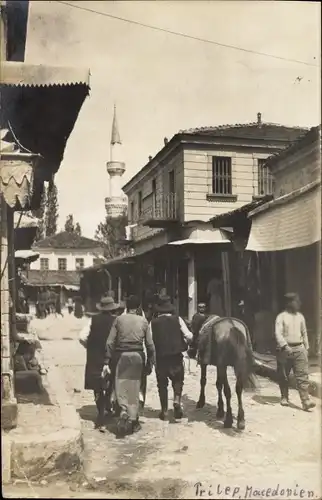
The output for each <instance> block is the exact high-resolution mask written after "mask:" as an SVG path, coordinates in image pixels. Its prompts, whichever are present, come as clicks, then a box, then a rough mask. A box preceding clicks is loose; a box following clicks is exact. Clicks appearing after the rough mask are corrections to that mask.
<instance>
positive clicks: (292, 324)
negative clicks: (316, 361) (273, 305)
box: [275, 293, 315, 411]
mask: <svg viewBox="0 0 322 500" xmlns="http://www.w3.org/2000/svg"><path fill="white" fill-rule="evenodd" d="M285 301H286V307H285V310H284V311H283V312H281V313H280V314H278V316H277V318H276V322H275V338H276V343H277V357H276V358H277V373H278V379H279V386H280V391H281V405H282V406H288V405H289V375H290V371H291V370H293V372H294V375H295V378H296V382H297V387H298V391H299V395H300V398H301V401H302V407H303V410H305V411H308V410H310V409H312V408H314V407H315V403H314V402H313V401H311V400H310V397H309V363H308V350H309V342H308V336H307V330H306V323H305V318H304V316H303V314H301V313H300V312H299V309H300V300H299V296H298V295H297V294H296V293H288V294H286V295H285Z"/></svg>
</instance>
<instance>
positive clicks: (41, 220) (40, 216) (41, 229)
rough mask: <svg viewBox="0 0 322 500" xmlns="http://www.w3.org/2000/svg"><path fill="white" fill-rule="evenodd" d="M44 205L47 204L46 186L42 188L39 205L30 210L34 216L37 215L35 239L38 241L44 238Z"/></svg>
mask: <svg viewBox="0 0 322 500" xmlns="http://www.w3.org/2000/svg"><path fill="white" fill-rule="evenodd" d="M46 205H47V188H46V186H44V190H43V193H42V197H41V201H40V207H39V208H38V210H34V211H33V212H32V215H33V216H34V217H37V219H39V226H38V228H37V232H36V237H35V241H40V240H43V239H44V238H45V212H46Z"/></svg>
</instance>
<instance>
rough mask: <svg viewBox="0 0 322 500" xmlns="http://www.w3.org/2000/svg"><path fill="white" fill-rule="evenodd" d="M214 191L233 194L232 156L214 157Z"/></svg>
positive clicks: (215, 192)
mask: <svg viewBox="0 0 322 500" xmlns="http://www.w3.org/2000/svg"><path fill="white" fill-rule="evenodd" d="M212 192H213V193H214V194H224V195H225V194H232V172H231V158H227V157H226V156H214V157H213V158H212Z"/></svg>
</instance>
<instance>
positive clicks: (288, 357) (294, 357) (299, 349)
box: [276, 345, 309, 402]
mask: <svg viewBox="0 0 322 500" xmlns="http://www.w3.org/2000/svg"><path fill="white" fill-rule="evenodd" d="M291 349H292V354H287V353H286V352H285V351H283V350H281V351H278V352H277V355H276V360H277V375H278V381H279V386H280V391H281V396H282V398H285V399H288V389H289V376H290V372H291V370H293V373H294V376H295V379H296V383H297V389H298V391H299V395H300V398H301V401H302V402H304V401H307V400H308V399H309V361H308V354H307V350H306V349H305V347H304V346H303V345H299V346H294V347H291Z"/></svg>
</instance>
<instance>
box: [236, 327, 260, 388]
mask: <svg viewBox="0 0 322 500" xmlns="http://www.w3.org/2000/svg"><path fill="white" fill-rule="evenodd" d="M231 340H232V345H233V347H234V350H235V356H236V358H235V359H236V362H235V373H236V376H237V377H241V379H242V382H243V386H244V388H250V389H256V387H257V379H256V376H255V373H254V367H255V362H254V356H253V352H252V349H251V347H250V346H249V345H248V342H247V338H246V337H245V335H244V334H243V332H242V331H241V330H239V329H238V328H236V327H235V326H233V327H232V329H231Z"/></svg>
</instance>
